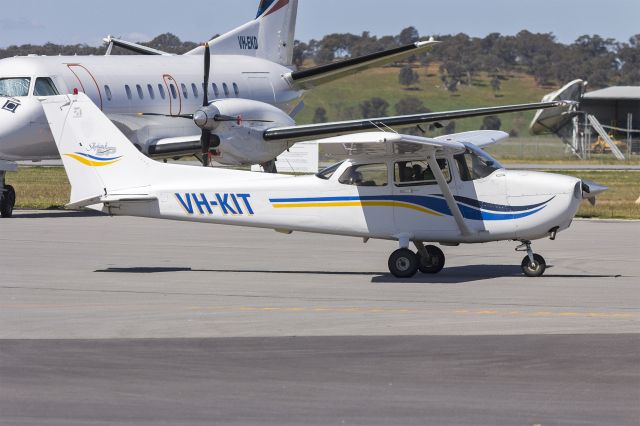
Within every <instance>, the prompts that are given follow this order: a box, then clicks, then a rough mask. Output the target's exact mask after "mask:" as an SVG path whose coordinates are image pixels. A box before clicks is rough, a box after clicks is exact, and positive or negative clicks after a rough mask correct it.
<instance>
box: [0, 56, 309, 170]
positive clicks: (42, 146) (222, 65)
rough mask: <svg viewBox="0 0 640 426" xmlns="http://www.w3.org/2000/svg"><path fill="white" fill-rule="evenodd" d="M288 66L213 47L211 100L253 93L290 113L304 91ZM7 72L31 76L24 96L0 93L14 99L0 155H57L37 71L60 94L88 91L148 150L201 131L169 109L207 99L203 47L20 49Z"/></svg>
mask: <svg viewBox="0 0 640 426" xmlns="http://www.w3.org/2000/svg"><path fill="white" fill-rule="evenodd" d="M289 71H290V70H289V69H288V68H286V67H284V66H281V65H278V64H276V63H273V62H270V61H267V60H264V59H259V58H254V57H248V56H239V55H213V56H212V68H211V73H210V74H211V75H210V85H209V100H215V99H227V98H242V99H251V100H255V101H259V102H264V103H267V104H270V105H274V106H276V107H277V108H279V109H281V110H283V111H285V112H287V113H290V112H291V111H292V110H293V109H294V108H295V107H296V106H297V105H298V104H299V103H300V102H301V97H302V92H301V91H298V90H294V89H292V88H291V86H290V85H289V84H288V83H287V82H286V80H285V79H283V78H282V75H283V74H285V73H287V72H289ZM4 78H28V79H29V81H30V87H29V90H28V93H27V94H26V95H25V96H12V97H6V96H5V97H3V96H0V108H2V107H3V105H7V104H9V106H12V107H13V106H15V108H7V109H0V159H4V160H12V161H19V160H30V161H39V160H45V159H55V158H58V152H57V150H56V147H55V144H54V143H53V137H52V135H51V131H50V129H49V125H48V123H47V120H46V118H45V115H44V112H43V111H42V106H41V104H40V102H39V101H38V99H37V97H36V96H34V86H35V82H36V79H38V78H50V79H51V81H52V82H53V83H54V84H55V87H56V89H57V91H58V92H59V93H60V94H71V93H73V92H74V91H75V90H77V91H78V92H84V93H85V94H87V95H88V96H89V97H90V98H91V100H92V101H93V102H94V103H95V104H96V105H97V106H98V107H99V108H100V109H101V110H102V111H103V112H104V113H105V114H106V115H107V116H108V117H109V118H110V119H111V120H112V121H113V122H114V123H116V125H118V127H119V128H120V129H121V130H122V131H123V133H124V134H125V135H126V136H127V137H128V138H129V140H130V141H131V142H132V143H134V144H135V145H136V146H137V147H138V148H139V149H140V150H141V151H142V152H144V153H148V151H149V147H150V146H151V145H153V144H154V143H157V142H158V141H162V140H171V139H172V138H180V137H185V136H194V135H195V136H197V135H199V134H200V129H199V128H198V127H197V126H196V125H195V124H194V123H193V122H192V120H189V119H185V118H175V117H165V116H177V115H180V114H192V113H193V112H194V111H195V110H196V109H197V108H199V107H200V106H202V102H203V59H202V56H199V55H185V56H57V57H39V56H32V57H16V58H9V59H3V60H0V79H4ZM16 104H17V105H16ZM140 113H146V114H158V116H141V115H140ZM223 148H224V147H223ZM223 160H224V159H223ZM223 162H224V161H223Z"/></svg>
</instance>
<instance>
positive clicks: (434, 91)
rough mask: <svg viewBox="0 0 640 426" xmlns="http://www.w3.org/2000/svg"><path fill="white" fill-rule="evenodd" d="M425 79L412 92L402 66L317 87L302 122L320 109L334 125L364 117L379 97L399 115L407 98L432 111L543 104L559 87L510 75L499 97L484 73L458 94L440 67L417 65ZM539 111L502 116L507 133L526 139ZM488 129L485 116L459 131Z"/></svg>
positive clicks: (458, 127)
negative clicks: (364, 106) (365, 105)
mask: <svg viewBox="0 0 640 426" xmlns="http://www.w3.org/2000/svg"><path fill="white" fill-rule="evenodd" d="M415 71H416V72H417V73H418V74H419V76H420V81H419V83H417V84H416V85H415V87H414V88H410V89H407V88H405V87H404V86H402V85H400V83H399V81H398V74H399V73H400V68H397V67H386V68H376V69H372V70H369V71H365V72H363V73H360V74H357V75H354V76H351V77H347V78H345V79H341V80H338V81H335V82H333V83H330V84H327V85H325V86H321V87H318V88H315V89H314V90H313V91H311V92H310V93H309V94H308V95H307V97H306V98H305V105H306V107H305V108H304V110H303V111H302V112H301V113H300V115H299V116H298V117H297V121H298V122H299V123H311V122H312V121H313V116H314V113H315V110H316V108H318V107H323V108H325V109H326V110H327V118H328V119H329V120H330V121H334V120H348V119H352V118H360V117H361V111H360V108H359V105H360V103H361V102H363V101H365V100H368V99H370V98H373V97H380V98H383V99H385V100H386V101H387V102H388V103H389V105H390V107H389V110H388V113H390V114H396V111H395V105H396V103H397V102H398V101H400V100H401V99H403V98H406V97H417V98H419V99H420V100H421V101H422V102H423V103H424V105H425V106H426V107H428V108H429V109H431V110H432V111H446V110H454V109H464V108H473V107H484V106H495V105H503V104H512V103H513V104H516V103H528V102H538V101H540V99H542V97H543V96H544V95H545V94H547V93H549V92H551V91H553V90H554V88H553V87H546V88H541V87H539V86H538V85H537V84H536V82H535V80H534V79H533V77H531V76H529V75H526V74H509V75H506V76H505V79H503V80H502V81H501V88H500V91H499V92H498V93H497V94H494V92H493V90H492V89H491V85H490V81H491V77H489V76H488V75H487V74H486V73H481V74H479V75H478V76H476V77H475V78H474V84H473V85H471V86H466V85H463V84H461V85H460V86H459V88H458V91H457V92H456V93H451V92H449V91H447V90H446V89H445V88H443V87H442V83H441V81H440V78H439V74H438V69H437V65H431V66H430V67H429V69H427V68H425V67H415ZM533 114H534V113H533V112H530V113H517V114H509V115H504V116H501V117H500V118H501V120H502V128H501V129H502V130H504V131H507V132H508V131H510V130H512V129H515V130H517V131H518V133H519V134H521V135H526V134H527V128H528V125H529V122H530V121H531V119H532V118H533ZM481 125H482V118H471V119H465V120H459V121H458V122H456V131H466V130H476V129H479V128H480V126H481Z"/></svg>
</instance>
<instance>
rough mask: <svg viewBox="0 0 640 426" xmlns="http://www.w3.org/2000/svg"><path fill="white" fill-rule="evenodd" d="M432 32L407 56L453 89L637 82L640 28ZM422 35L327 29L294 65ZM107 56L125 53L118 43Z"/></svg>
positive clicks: (163, 45)
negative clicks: (522, 77) (483, 84)
mask: <svg viewBox="0 0 640 426" xmlns="http://www.w3.org/2000/svg"><path fill="white" fill-rule="evenodd" d="M435 38H436V39H437V40H439V41H441V42H442V43H441V44H439V45H437V46H436V47H434V48H433V50H432V51H431V52H429V53H427V54H422V55H418V56H415V57H413V58H410V61H408V62H412V63H419V64H422V65H428V64H433V63H435V64H438V69H439V72H440V79H441V80H442V82H443V85H444V86H445V87H447V88H449V89H450V90H452V91H454V90H455V89H456V87H458V86H459V85H461V84H466V85H471V84H473V79H474V76H476V75H477V74H478V73H481V72H485V73H488V74H489V75H490V76H492V77H493V79H492V83H491V85H492V87H493V88H494V90H496V88H499V84H500V79H501V78H502V76H504V75H506V74H507V73H510V72H524V73H527V74H529V75H532V76H533V77H534V78H535V80H536V82H537V83H538V84H539V85H541V86H558V85H562V84H564V83H567V82H569V81H571V80H573V79H576V78H581V79H583V80H587V81H588V82H589V85H590V87H592V88H601V87H607V86H612V85H640V34H637V35H635V36H633V37H631V38H630V39H629V40H628V41H625V42H619V41H616V40H614V39H611V38H602V37H601V36H599V35H583V36H581V37H579V38H578V39H577V40H576V41H575V42H573V43H571V44H563V43H560V42H558V41H557V40H556V38H555V36H554V35H553V34H552V33H531V32H529V31H526V30H523V31H520V32H519V33H518V34H516V35H514V36H509V35H501V34H499V33H492V34H489V35H487V36H486V37H484V38H480V37H470V36H468V35H466V34H463V33H460V34H457V35H441V36H436V37H435ZM423 39H425V37H421V36H420V34H419V33H418V31H417V30H416V29H415V28H414V27H408V28H405V29H403V30H402V31H401V32H400V33H399V34H398V35H396V36H383V37H376V36H373V35H371V34H370V33H369V32H364V33H362V34H361V35H354V34H348V33H346V34H329V35H327V36H325V37H323V38H322V39H321V40H310V41H309V42H306V43H305V42H301V41H296V43H295V46H294V65H296V66H297V67H304V66H313V65H323V64H327V63H330V62H333V61H335V60H339V59H346V58H351V57H358V56H362V55H366V54H369V53H374V52H378V51H381V50H386V49H392V48H394V47H399V46H403V45H406V44H410V43H414V42H416V41H418V40H423ZM141 44H144V45H146V46H149V47H153V48H154V49H159V50H163V51H166V52H169V53H176V54H181V53H184V52H187V51H189V50H191V49H194V48H195V47H196V46H197V43H194V42H189V41H182V40H180V39H179V38H178V37H176V36H175V35H173V34H170V33H166V34H161V35H159V36H157V37H156V38H154V39H153V40H151V41H150V42H147V43H141ZM105 52H106V46H99V47H94V46H88V45H86V44H76V45H58V44H54V43H46V44H44V45H42V46H37V45H31V44H26V45H22V46H9V47H6V48H3V49H0V58H6V57H12V56H22V55H28V54H36V55H48V56H54V55H76V54H77V55H103V54H105ZM113 54H130V52H128V51H125V50H122V49H118V48H116V49H114V51H113ZM405 65H406V63H405ZM403 72H404V73H405V76H404V81H408V82H409V84H412V83H411V78H412V77H413V76H412V75H411V74H409V72H408V71H406V70H405V71H403ZM401 82H402V80H401Z"/></svg>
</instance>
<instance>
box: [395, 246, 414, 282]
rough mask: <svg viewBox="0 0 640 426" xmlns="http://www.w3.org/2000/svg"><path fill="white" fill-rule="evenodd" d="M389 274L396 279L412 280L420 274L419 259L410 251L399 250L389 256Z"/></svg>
mask: <svg viewBox="0 0 640 426" xmlns="http://www.w3.org/2000/svg"><path fill="white" fill-rule="evenodd" d="M389 272H391V274H392V275H393V276H394V277H396V278H410V277H412V276H414V275H415V274H416V272H418V257H417V256H416V255H415V253H414V252H412V251H411V250H409V249H399V250H396V251H394V252H393V253H391V256H389Z"/></svg>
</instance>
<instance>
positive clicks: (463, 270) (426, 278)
mask: <svg viewBox="0 0 640 426" xmlns="http://www.w3.org/2000/svg"><path fill="white" fill-rule="evenodd" d="M551 267H552V266H548V268H551ZM94 272H96V273H111V274H162V273H176V272H212V273H230V274H286V275H333V276H339V275H345V276H373V277H372V279H371V282H372V283H382V284H384V283H389V284H400V283H425V284H461V283H467V282H474V281H484V280H491V279H495V278H504V277H518V278H525V277H524V276H523V275H522V270H521V269H520V267H519V266H516V265H467V266H453V267H449V268H445V269H444V270H443V271H442V272H441V273H439V274H434V275H430V274H421V273H418V274H417V275H416V276H414V277H412V278H406V279H401V278H396V277H394V276H393V275H391V274H389V273H384V272H351V271H347V272H343V271H296V270H288V271H282V270H280V271H273V270H259V269H193V268H188V267H131V268H107V269H99V270H96V271H94ZM620 277H621V275H592V274H548V275H544V276H543V277H541V278H540V279H544V278H620Z"/></svg>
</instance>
